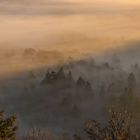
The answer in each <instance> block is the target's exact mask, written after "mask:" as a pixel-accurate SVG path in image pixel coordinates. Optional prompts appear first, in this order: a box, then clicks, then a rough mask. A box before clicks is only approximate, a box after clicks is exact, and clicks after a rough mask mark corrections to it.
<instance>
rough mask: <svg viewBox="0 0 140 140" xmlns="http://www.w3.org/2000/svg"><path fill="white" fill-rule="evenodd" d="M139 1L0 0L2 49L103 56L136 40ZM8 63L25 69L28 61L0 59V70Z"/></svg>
mask: <svg viewBox="0 0 140 140" xmlns="http://www.w3.org/2000/svg"><path fill="white" fill-rule="evenodd" d="M139 4H140V2H139V1H138V0H133V1H132V0H116V1H114V0H98V1H97V0H96V1H93V0H88V1H87V0H31V1H28V0H14V1H10V0H0V21H1V22H0V48H1V49H7V48H8V49H9V48H10V49H13V48H14V49H15V48H17V49H20V48H22V49H23V48H35V49H45V50H49V51H54V50H55V51H56V50H57V51H60V52H63V53H64V59H65V58H66V57H69V56H71V57H80V56H83V55H88V54H93V56H94V57H96V56H97V55H102V54H103V55H104V54H105V53H106V52H108V51H112V50H114V49H115V50H116V49H120V48H124V47H123V46H125V47H127V44H129V43H130V42H135V41H136V42H137V41H139V37H140V32H139V30H140V10H139ZM115 50H114V51H115ZM69 52H71V53H69ZM72 52H74V53H72ZM1 61H4V60H3V59H1ZM56 61H57V60H56ZM46 63H47V61H46ZM18 65H20V66H18ZM35 65H36V64H35ZM9 66H11V68H13V69H16V70H15V71H18V70H17V69H22V70H24V69H25V70H27V69H28V63H27V62H25V64H24V61H23V60H22V61H19V60H13V61H12V60H10V61H9V64H7V63H6V65H4V64H3V67H4V68H3V72H5V73H6V70H7V69H8V68H9ZM29 66H30V64H29ZM19 67H20V68H19ZM36 67H37V66H36ZM9 71H10V70H9V69H8V72H9Z"/></svg>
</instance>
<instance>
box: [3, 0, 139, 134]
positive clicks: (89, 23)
mask: <svg viewBox="0 0 140 140" xmlns="http://www.w3.org/2000/svg"><path fill="white" fill-rule="evenodd" d="M139 8H140V2H139V1H138V0H133V1H132V0H123V1H122V0H118V1H114V0H98V1H97V0H95V1H92V0H88V1H86V0H77V1H74V0H67V1H66V0H30V1H28V0H13V1H11V0H0V21H1V22H0V105H1V107H2V109H4V110H6V113H7V114H9V113H10V114H16V115H17V117H18V121H19V124H20V125H19V126H20V130H21V131H22V132H21V133H23V132H27V131H28V130H29V129H30V128H31V127H38V128H41V129H44V128H45V129H50V130H51V131H52V132H54V133H65V132H66V133H74V132H77V131H78V132H79V129H80V127H81V128H82V126H81V125H82V124H83V122H84V121H85V120H86V119H89V118H92V117H95V118H98V119H100V120H102V121H104V120H105V119H106V113H105V112H106V111H107V109H108V108H109V107H110V106H112V105H114V106H117V107H118V108H119V109H120V108H121V106H123V107H124V106H126V107H127V108H128V109H130V111H132V112H133V113H134V114H135V115H134V117H136V118H138V117H139V116H140V114H139V112H140V110H139V105H140V97H139V84H140V76H139V75H140V74H139V71H140V67H139V65H140V62H139V56H140V47H139V46H140V39H139V37H140V32H139V31H140V10H139ZM129 89H130V90H131V94H130V91H129ZM56 116H57V117H56ZM136 120H137V119H135V121H136ZM137 123H138V124H140V122H139V121H137ZM80 131H81V130H80Z"/></svg>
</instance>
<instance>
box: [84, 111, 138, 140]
mask: <svg viewBox="0 0 140 140" xmlns="http://www.w3.org/2000/svg"><path fill="white" fill-rule="evenodd" d="M110 113H111V118H110V120H109V121H108V123H107V125H106V126H101V124H100V123H98V122H96V121H94V120H93V121H89V122H87V123H86V125H85V131H86V134H87V135H88V137H89V139H91V140H139V137H138V135H137V134H134V129H133V128H132V117H131V115H130V114H129V113H128V112H127V111H124V112H123V113H120V112H115V111H113V110H111V111H110Z"/></svg>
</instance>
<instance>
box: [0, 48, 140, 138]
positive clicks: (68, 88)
mask: <svg viewBox="0 0 140 140" xmlns="http://www.w3.org/2000/svg"><path fill="white" fill-rule="evenodd" d="M20 51H21V54H22V60H24V61H25V62H26V61H28V62H30V61H31V62H34V63H35V62H36V63H35V64H38V63H42V59H40V58H42V57H43V60H44V58H45V57H46V59H49V57H50V59H51V55H50V56H49V55H48V54H50V53H48V52H46V51H43V50H42V51H40V50H39V51H36V50H34V49H32V48H29V49H25V50H20ZM39 53H42V54H44V55H40V56H41V57H39V56H38V54H39ZM54 53H55V54H58V55H59V54H60V52H52V54H54ZM13 54H14V55H13ZM15 54H19V51H18V52H14V51H11V52H9V51H8V52H7V53H5V54H3V57H4V56H5V57H6V58H7V57H8V59H9V58H10V59H11V60H12V59H14V60H15V58H14V57H15V56H16V55H15ZM21 54H20V56H21ZM55 56H57V55H55ZM61 56H62V55H61ZM58 57H59V56H58ZM35 58H36V59H35ZM5 61H6V60H5ZM61 62H62V63H60V61H59V64H57V63H55V64H54V65H51V66H49V67H48V66H47V67H42V68H40V69H37V70H36V69H32V70H28V71H26V72H24V73H19V74H17V75H14V76H11V77H10V78H6V79H2V80H1V81H0V92H1V96H0V105H1V110H4V111H5V112H3V111H2V112H1V115H0V120H1V121H0V138H1V140H14V139H27V140H48V139H49V140H55V139H56V140H73V139H74V140H87V139H91V140H139V126H140V120H139V117H140V113H139V112H140V95H139V90H140V89H139V84H140V66H139V64H138V63H132V64H131V65H130V66H129V69H126V68H125V67H123V63H122V61H121V58H119V56H117V55H116V56H113V57H110V59H109V60H105V59H103V60H102V61H97V60H96V59H94V58H93V57H90V58H80V59H79V60H74V59H73V58H72V57H69V58H68V60H67V61H66V62H65V61H61ZM43 64H44V61H43ZM11 115H13V116H12V117H9V116H11ZM98 122H100V123H98Z"/></svg>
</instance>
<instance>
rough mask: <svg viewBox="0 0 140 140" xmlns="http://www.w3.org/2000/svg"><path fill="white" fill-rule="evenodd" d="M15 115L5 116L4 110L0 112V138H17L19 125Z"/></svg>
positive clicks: (5, 139)
mask: <svg viewBox="0 0 140 140" xmlns="http://www.w3.org/2000/svg"><path fill="white" fill-rule="evenodd" d="M15 122H16V118H15V117H14V116H11V117H8V118H5V117H4V112H0V140H15V139H16V130H17V126H16V124H15Z"/></svg>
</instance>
